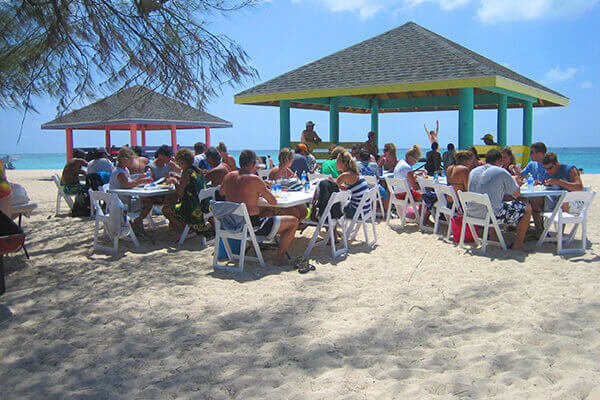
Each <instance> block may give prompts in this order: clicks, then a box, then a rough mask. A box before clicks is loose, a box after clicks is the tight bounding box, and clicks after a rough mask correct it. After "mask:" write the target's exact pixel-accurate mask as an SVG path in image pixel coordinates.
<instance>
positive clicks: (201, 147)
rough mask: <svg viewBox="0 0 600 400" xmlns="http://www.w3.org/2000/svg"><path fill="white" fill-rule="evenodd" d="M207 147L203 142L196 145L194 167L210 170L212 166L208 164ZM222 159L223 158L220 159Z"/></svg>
mask: <svg viewBox="0 0 600 400" xmlns="http://www.w3.org/2000/svg"><path fill="white" fill-rule="evenodd" d="M205 152H206V145H205V144H204V143H202V142H196V143H194V153H195V155H194V167H196V168H198V169H204V170H208V169H210V165H209V164H208V163H207V162H206V155H205ZM219 159H221V157H219Z"/></svg>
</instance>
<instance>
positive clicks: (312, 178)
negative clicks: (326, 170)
mask: <svg viewBox="0 0 600 400" xmlns="http://www.w3.org/2000/svg"><path fill="white" fill-rule="evenodd" d="M328 178H329V175H327V174H319V173H309V174H308V181H309V182H311V183H312V182H314V181H318V180H321V179H328Z"/></svg>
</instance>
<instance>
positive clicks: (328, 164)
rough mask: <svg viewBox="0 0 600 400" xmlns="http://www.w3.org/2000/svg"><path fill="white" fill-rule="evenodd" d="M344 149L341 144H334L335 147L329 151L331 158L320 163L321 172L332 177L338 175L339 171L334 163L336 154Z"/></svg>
mask: <svg viewBox="0 0 600 400" xmlns="http://www.w3.org/2000/svg"><path fill="white" fill-rule="evenodd" d="M344 151H346V149H344V148H343V147H342V146H336V148H335V149H333V151H332V152H331V155H330V157H331V159H330V160H327V161H325V162H324V163H323V165H321V173H322V174H325V175H331V177H333V178H337V177H338V176H340V171H338V169H337V166H336V164H337V158H338V156H339V155H340V153H343V152H344Z"/></svg>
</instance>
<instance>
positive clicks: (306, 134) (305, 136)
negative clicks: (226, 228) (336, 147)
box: [300, 121, 321, 143]
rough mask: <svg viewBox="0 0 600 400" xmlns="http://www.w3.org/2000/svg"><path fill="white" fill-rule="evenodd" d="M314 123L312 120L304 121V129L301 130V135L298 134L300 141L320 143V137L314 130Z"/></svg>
mask: <svg viewBox="0 0 600 400" xmlns="http://www.w3.org/2000/svg"><path fill="white" fill-rule="evenodd" d="M314 127H315V123H314V122H312V121H307V122H306V129H305V130H303V131H302V135H300V141H301V142H304V143H308V142H311V143H321V138H320V137H319V135H317V132H315V131H314V129H313V128H314Z"/></svg>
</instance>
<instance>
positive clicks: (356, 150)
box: [350, 143, 370, 160]
mask: <svg viewBox="0 0 600 400" xmlns="http://www.w3.org/2000/svg"><path fill="white" fill-rule="evenodd" d="M360 150H361V145H360V144H358V143H354V144H353V145H352V150H350V154H352V157H353V158H354V159H355V160H358V159H359V155H360ZM365 150H366V149H365ZM367 151H368V150H367ZM369 157H370V156H369Z"/></svg>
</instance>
